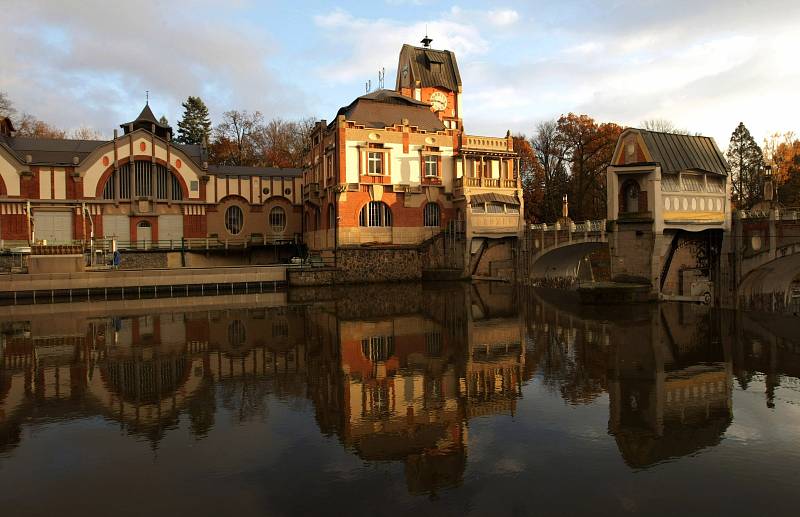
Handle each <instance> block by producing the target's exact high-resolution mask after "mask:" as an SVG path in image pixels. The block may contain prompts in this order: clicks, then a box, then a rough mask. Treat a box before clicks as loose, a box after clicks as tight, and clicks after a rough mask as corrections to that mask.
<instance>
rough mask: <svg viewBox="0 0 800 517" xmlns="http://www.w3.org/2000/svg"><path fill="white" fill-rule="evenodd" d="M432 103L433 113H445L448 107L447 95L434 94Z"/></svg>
mask: <svg viewBox="0 0 800 517" xmlns="http://www.w3.org/2000/svg"><path fill="white" fill-rule="evenodd" d="M430 103H431V105H432V106H433V111H444V109H445V108H446V107H447V95H445V94H443V93H442V92H433V93H432V94H431V98H430Z"/></svg>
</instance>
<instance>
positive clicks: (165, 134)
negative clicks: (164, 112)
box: [119, 103, 172, 139]
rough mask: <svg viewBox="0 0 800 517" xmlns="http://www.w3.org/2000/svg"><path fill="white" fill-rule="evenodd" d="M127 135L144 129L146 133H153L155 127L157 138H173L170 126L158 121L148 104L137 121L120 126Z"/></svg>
mask: <svg viewBox="0 0 800 517" xmlns="http://www.w3.org/2000/svg"><path fill="white" fill-rule="evenodd" d="M119 127H121V128H122V129H123V130H124V131H125V134H126V135H127V134H128V133H130V132H131V131H136V130H137V129H144V130H146V131H153V128H154V127H155V134H156V136H160V137H161V138H164V139H166V138H172V127H170V126H169V125H168V124H162V123H161V122H159V121H158V119H157V118H156V116H155V115H154V114H153V110H151V109H150V104H149V103H147V104H145V105H144V108H142V112H141V113H139V116H138V117H136V119H135V120H132V121H130V122H126V123H125V124H120V126H119Z"/></svg>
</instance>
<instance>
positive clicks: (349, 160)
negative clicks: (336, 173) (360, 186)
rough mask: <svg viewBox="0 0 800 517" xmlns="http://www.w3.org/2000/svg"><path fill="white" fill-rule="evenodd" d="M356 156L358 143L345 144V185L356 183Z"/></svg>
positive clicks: (357, 158)
mask: <svg viewBox="0 0 800 517" xmlns="http://www.w3.org/2000/svg"><path fill="white" fill-rule="evenodd" d="M358 154H359V153H358V142H347V146H346V148H345V160H346V162H345V163H346V165H347V166H346V169H345V173H346V174H345V177H346V181H347V183H358V160H359V156H358ZM364 166H366V164H364Z"/></svg>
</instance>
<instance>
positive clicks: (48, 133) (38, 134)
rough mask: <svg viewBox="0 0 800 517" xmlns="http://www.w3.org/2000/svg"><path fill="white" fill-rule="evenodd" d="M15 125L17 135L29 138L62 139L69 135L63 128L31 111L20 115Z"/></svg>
mask: <svg viewBox="0 0 800 517" xmlns="http://www.w3.org/2000/svg"><path fill="white" fill-rule="evenodd" d="M14 127H15V129H16V130H17V136H23V137H28V138H49V139H61V138H66V136H67V133H66V131H64V130H63V129H58V128H57V127H55V126H53V125H52V124H48V123H47V122H44V121H43V120H39V119H37V118H36V117H34V116H33V115H31V114H29V113H23V114H22V116H21V117H18V118H17V120H15V121H14Z"/></svg>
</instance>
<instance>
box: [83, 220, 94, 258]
mask: <svg viewBox="0 0 800 517" xmlns="http://www.w3.org/2000/svg"><path fill="white" fill-rule="evenodd" d="M83 212H84V213H85V214H86V215H87V216H88V217H89V225H90V229H89V266H90V267H91V266H93V265H94V219H92V214H90V213H89V207H87V206H85V205H84V207H83Z"/></svg>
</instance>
